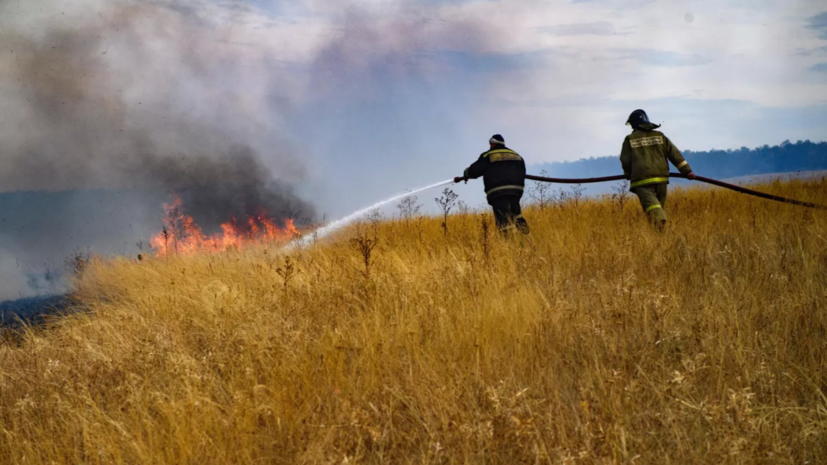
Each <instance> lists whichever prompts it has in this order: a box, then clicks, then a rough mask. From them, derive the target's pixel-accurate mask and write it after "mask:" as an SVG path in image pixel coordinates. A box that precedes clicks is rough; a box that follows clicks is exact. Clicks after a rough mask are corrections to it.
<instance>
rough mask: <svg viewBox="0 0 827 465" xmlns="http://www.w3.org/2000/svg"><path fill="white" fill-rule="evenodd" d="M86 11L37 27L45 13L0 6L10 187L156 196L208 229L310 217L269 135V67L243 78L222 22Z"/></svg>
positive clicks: (135, 8)
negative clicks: (245, 220) (248, 219)
mask: <svg viewBox="0 0 827 465" xmlns="http://www.w3.org/2000/svg"><path fill="white" fill-rule="evenodd" d="M52 6H54V7H57V4H55V5H52ZM87 6H89V5H87ZM91 6H93V8H86V9H85V10H84V12H78V11H74V16H76V17H77V18H79V21H77V22H76V21H66V20H65V19H64V18H63V15H61V16H60V17H58V18H54V17H51V18H48V19H43V20H42V21H40V22H38V26H39V27H38V28H36V29H33V28H31V27H28V28H27V27H26V26H27V25H28V26H30V24H27V23H28V22H27V21H26V20H27V19H28V18H29V16H28V14H26V13H24V12H25V11H29V10H33V9H39V8H48V7H44V6H43V5H41V4H38V5H36V6H35V5H31V6H29V2H26V3H23V2H14V1H11V0H7V1H6V2H5V3H4V4H0V15H3V16H4V20H3V21H2V23H0V25H2V29H1V30H2V38H3V42H4V44H7V45H6V47H4V48H5V50H2V52H0V53H2V55H4V56H3V59H2V60H0V105H2V107H3V108H4V109H6V110H4V113H5V114H6V116H5V117H4V118H3V120H2V121H0V154H2V155H0V156H2V160H3V167H4V168H3V170H0V186H2V188H3V189H4V190H7V191H8V190H77V189H90V188H106V189H142V190H158V189H160V190H163V191H165V192H172V193H176V194H178V195H181V196H182V197H183V200H184V201H185V208H187V209H188V211H191V213H192V214H194V216H195V217H196V220H201V221H203V222H205V224H204V225H203V226H205V228H206V229H210V228H211V227H214V226H217V225H218V224H219V223H220V222H222V221H226V220H227V219H228V218H230V217H232V216H236V217H244V216H247V215H252V214H257V213H260V209H263V210H264V211H265V212H267V213H268V214H270V215H273V216H276V217H277V218H284V217H285V215H286V214H287V213H288V211H287V210H289V211H291V212H295V211H297V210H299V209H300V210H301V214H302V217H303V218H307V219H309V218H310V217H312V215H313V210H312V207H311V206H310V205H309V204H308V203H307V202H305V201H303V200H302V199H300V198H299V197H298V196H296V195H295V194H294V193H293V191H292V189H291V187H290V185H291V184H293V183H295V182H297V181H300V179H301V177H302V176H303V175H304V168H303V166H302V162H301V158H300V157H299V156H298V153H297V152H296V151H295V150H293V149H292V148H291V147H290V144H289V143H288V142H286V141H285V140H284V138H282V137H281V135H280V134H279V128H278V127H274V125H275V121H274V119H275V118H274V117H273V108H272V105H271V102H269V101H268V98H269V90H268V89H269V87H271V86H273V85H274V83H273V82H270V81H269V80H270V79H272V78H273V77H274V76H273V75H272V73H262V74H261V75H259V76H256V77H254V78H252V79H251V78H250V77H249V76H245V75H244V74H243V72H242V70H243V71H250V66H249V65H250V64H249V63H247V62H245V60H247V59H248V58H247V57H245V56H244V55H243V54H237V53H235V54H234V53H231V52H230V51H229V50H228V49H227V47H226V45H223V43H222V40H224V38H223V37H222V30H221V28H220V27H219V26H215V27H211V28H208V27H204V26H203V25H199V24H198V22H197V21H194V20H193V19H192V18H187V17H185V16H182V15H180V14H172V13H171V12H170V11H169V10H168V9H166V8H162V7H159V6H156V5H134V4H126V3H117V2H116V3H114V6H109V5H107V4H104V3H99V4H97V5H95V4H92V5H91ZM60 8H63V7H60ZM56 9H57V10H58V11H59V9H58V8H56ZM68 9H70V10H72V8H71V6H70V7H69V8H68ZM21 10H23V11H21ZM15 18H18V19H19V22H20V24H15ZM215 34H217V36H216V35H215ZM223 34H226V31H225V32H223ZM228 82H230V83H231V84H230V85H228Z"/></svg>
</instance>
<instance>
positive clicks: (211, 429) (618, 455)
mask: <svg viewBox="0 0 827 465" xmlns="http://www.w3.org/2000/svg"><path fill="white" fill-rule="evenodd" d="M759 188H760V189H762V190H764V191H767V192H772V193H776V194H780V195H787V196H791V197H795V198H799V199H802V200H810V201H815V202H820V203H827V181H824V180H821V181H792V182H787V183H775V184H765V185H762V186H759ZM667 213H668V215H669V216H670V220H671V223H670V225H669V227H668V230H667V231H666V232H665V233H664V234H657V233H655V232H654V231H651V230H650V229H649V228H648V226H647V224H646V221H645V219H644V216H643V214H642V212H641V211H640V207H639V204H638V203H637V200H636V198H634V197H630V198H629V199H627V201H626V202H625V205H621V204H620V202H619V201H618V200H617V199H614V200H612V199H609V198H606V199H602V200H598V199H592V200H583V199H580V200H579V201H578V202H575V201H574V200H571V199H570V200H568V201H567V202H563V203H558V204H553V205H549V206H548V207H546V208H544V209H542V210H541V209H540V208H538V207H533V208H529V209H527V212H526V217H527V218H528V221H529V223H530V226H531V228H532V234H531V236H530V237H529V238H523V239H520V238H514V239H511V240H507V239H502V238H500V237H499V236H498V235H497V234H496V233H495V231H494V228H493V225H491V224H490V223H491V218H490V216H489V215H488V213H487V212H486V213H485V215H480V214H479V213H477V214H474V213H468V214H461V215H453V216H450V217H449V218H448V225H447V226H448V230H447V234H445V233H443V230H442V228H441V218H439V219H436V218H425V219H422V220H417V219H413V220H409V221H405V220H395V221H383V222H377V223H373V224H371V223H370V222H367V223H364V224H361V225H358V226H355V227H353V228H351V229H349V230H347V231H344V232H342V233H341V234H340V235H338V236H337V237H334V238H331V239H330V240H325V241H320V242H319V243H318V244H315V245H312V246H308V247H306V248H304V249H302V250H293V251H291V252H289V253H285V251H284V250H283V249H282V248H280V247H279V246H278V245H271V246H267V247H256V248H251V249H246V250H241V251H228V252H223V253H204V254H196V255H192V256H174V255H173V256H169V257H155V258H150V259H148V260H144V261H142V262H136V261H135V260H127V259H111V260H105V261H104V260H95V261H93V262H92V263H90V265H89V266H88V268H87V269H86V270H85V272H84V273H83V274H82V276H80V278H79V281H78V283H77V290H76V292H75V294H74V299H76V301H77V305H78V306H79V307H81V308H82V309H85V311H83V312H80V313H76V314H73V315H71V316H67V317H61V318H55V319H54V320H52V321H51V322H49V323H48V324H46V325H44V326H41V327H37V328H29V329H27V330H25V331H24V332H22V333H8V334H6V337H5V342H3V343H2V345H0V430H1V431H0V433H2V434H0V461H2V462H3V463H15V464H41V463H44V464H45V463H71V464H109V463H130V464H236V463H239V464H241V463H244V464H247V463H251V464H252V463H261V464H269V463H275V464H293V463H299V464H301V463H331V464H332V463H337V464H338V463H395V464H404V463H434V464H436V463H440V464H441V463H486V464H495V463H508V464H511V463H638V464H640V463H658V464H661V463H681V464H685V463H749V464H755V463H773V464H776V463H782V464H785V463H790V464H793V463H794V464H804V463H810V464H817V463H827V396H825V394H826V393H827V340H826V339H825V336H827V313H826V312H827V212H824V211H817V210H807V209H804V208H801V207H795V206H789V205H784V204H780V203H773V202H769V201H765V200H760V199H754V198H750V197H746V196H743V195H740V194H736V193H731V192H727V191H722V190H718V189H715V190H684V191H680V190H673V191H672V192H670V197H669V201H668V208H667ZM485 225H488V228H487V230H486V227H485ZM374 237H375V238H377V239H378V242H377V243H375V244H374V242H373V239H374Z"/></svg>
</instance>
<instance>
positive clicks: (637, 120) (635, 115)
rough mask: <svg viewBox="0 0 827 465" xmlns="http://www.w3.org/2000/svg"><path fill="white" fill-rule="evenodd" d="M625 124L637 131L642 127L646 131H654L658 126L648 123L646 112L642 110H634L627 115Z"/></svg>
mask: <svg viewBox="0 0 827 465" xmlns="http://www.w3.org/2000/svg"><path fill="white" fill-rule="evenodd" d="M626 124H628V125H631V126H632V127H633V128H635V129H637V128H639V127H641V126H643V127H644V128H646V129H654V128H659V127H660V125H659V124H652V123H651V122H650V121H649V117H648V116H647V115H646V112H645V111H643V110H635V111H633V112H632V114H631V115H629V119H627V120H626Z"/></svg>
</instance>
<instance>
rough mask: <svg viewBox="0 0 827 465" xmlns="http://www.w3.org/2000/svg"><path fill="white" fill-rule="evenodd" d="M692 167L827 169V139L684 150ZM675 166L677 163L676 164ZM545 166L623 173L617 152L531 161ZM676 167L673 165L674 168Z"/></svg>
mask: <svg viewBox="0 0 827 465" xmlns="http://www.w3.org/2000/svg"><path fill="white" fill-rule="evenodd" d="M682 153H683V155H684V157H686V159H687V160H688V161H689V163H690V164H691V165H692V169H693V170H694V171H695V172H696V173H698V174H701V175H703V176H707V177H712V178H718V179H724V178H735V177H741V176H753V175H760V174H770V173H791V172H796V171H816V170H823V169H827V142H810V141H809V140H806V141H798V142H795V143H792V142H790V141H784V142H782V143H781V144H779V145H776V146H773V147H770V146H768V145H764V146H762V147H758V148H754V149H749V148H747V147H741V148H740V149H738V150H731V149H728V150H714V149H713V150H709V151H706V152H694V151H691V150H685V151H683V152H682ZM673 168H674V167H673ZM541 170H545V171H547V172H548V173H549V176H554V177H561V178H580V177H595V176H610V175H614V174H621V173H622V171H621V168H620V160H619V159H618V155H615V156H607V157H598V158H594V157H593V158H585V159H581V160H577V161H572V162H557V163H543V164H536V165H532V166H531V167H530V168H529V172H530V173H532V174H535V173H539V172H540V171H541ZM673 171H674V169H673Z"/></svg>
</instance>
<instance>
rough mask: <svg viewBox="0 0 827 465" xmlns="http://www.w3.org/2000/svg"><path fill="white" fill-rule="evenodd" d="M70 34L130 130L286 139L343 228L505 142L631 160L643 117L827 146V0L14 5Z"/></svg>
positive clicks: (44, 36) (295, 170)
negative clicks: (170, 128)
mask: <svg viewBox="0 0 827 465" xmlns="http://www.w3.org/2000/svg"><path fill="white" fill-rule="evenodd" d="M54 30H60V31H64V32H65V31H70V33H71V32H72V31H76V32H77V33H78V34H82V32H81V31H90V30H92V31H95V35H96V37H97V39H98V41H97V42H95V43H94V44H93V47H94V49H95V52H94V53H95V56H96V67H95V69H94V72H95V77H96V79H102V78H101V76H103V79H104V81H105V83H106V85H105V86H102V85H99V84H96V86H97V87H105V88H106V91H105V92H104V93H103V94H102V95H104V96H105V97H103V98H101V99H99V100H97V101H96V102H97V103H95V105H98V106H100V107H103V106H106V105H108V104H110V103H111V102H112V101H113V99H114V100H116V101H117V105H118V108H126V110H124V111H125V112H126V114H127V116H126V117H124V119H123V121H124V123H123V124H124V125H128V124H132V123H131V122H133V121H136V120H146V119H147V118H150V119H151V118H155V119H161V118H167V117H170V115H174V117H175V118H179V119H181V118H184V119H191V120H193V121H199V122H200V124H202V125H204V126H206V127H213V126H214V127H215V128H216V132H214V133H215V134H221V137H222V138H230V137H232V138H241V139H244V140H247V141H249V142H250V143H251V144H252V145H253V146H264V145H268V144H269V146H272V145H274V144H275V145H276V146H278V148H279V150H281V152H284V153H289V156H282V155H278V154H274V155H267V154H266V153H265V155H264V159H265V162H266V163H268V164H269V166H271V167H272V168H273V169H274V171H275V173H276V174H275V175H276V176H280V177H282V178H285V179H288V180H292V181H295V183H296V184H298V185H299V186H300V187H299V188H300V190H301V193H302V195H304V196H305V197H307V198H309V199H310V200H312V201H314V202H316V204H317V205H318V206H319V212H320V213H327V214H328V215H332V216H341V215H342V214H345V213H347V212H348V211H351V210H353V209H354V208H356V207H360V206H364V205H366V204H369V203H371V202H373V201H376V200H379V199H381V198H383V197H384V196H387V195H389V194H392V193H394V192H398V191H400V190H404V189H407V188H413V187H416V186H418V185H423V184H430V183H432V182H434V181H439V180H441V179H445V178H448V177H452V176H454V175H459V174H461V173H462V170H463V169H464V168H465V167H466V166H467V165H468V164H469V163H470V162H472V161H473V160H474V159H475V158H476V157H477V156H478V154H479V153H480V152H481V151H483V150H484V149H485V148H486V144H487V140H488V138H489V137H490V136H491V135H492V134H494V133H501V134H503V135H504V136H505V139H506V141H507V142H508V144H509V145H510V146H511V147H512V148H514V149H515V150H517V151H519V152H520V153H522V154H523V155H524V157H525V158H526V160H527V161H528V162H529V163H539V162H548V161H559V160H574V159H578V158H581V157H592V156H606V155H616V154H617V153H618V152H619V150H620V145H621V142H622V139H623V137H624V135H625V134H627V133H628V127H626V126H624V124H623V123H624V122H625V119H626V117H627V116H628V114H629V113H630V112H631V111H632V110H634V109H636V108H644V109H645V110H647V111H648V113H649V115H650V117H651V119H652V120H653V121H655V122H658V123H663V130H664V131H665V132H666V134H667V135H668V136H670V138H672V140H673V141H674V142H675V143H676V144H677V145H678V147H679V148H681V149H691V150H708V149H711V148H718V149H721V148H739V147H741V146H747V147H755V146H759V145H763V144H771V145H772V144H778V143H780V142H782V141H783V140H785V139H791V140H793V141H795V140H797V139H811V140H825V139H827V5H825V4H824V2H823V1H821V0H812V1H809V0H799V1H794V0H790V1H777V0H753V1H749V2H744V1H741V0H739V1H728V0H715V1H712V0H699V1H646V0H623V1H619V0H618V1H611V0H593V1H588V0H573V1H564V0H551V1H529V0H508V1H462V0H453V1H451V0H445V1H439V0H384V1H382V0H379V1H370V0H369V1H359V2H347V1H341V0H292V1H289V2H288V1H272V2H271V1H264V0H246V1H244V0H214V1H207V0H200V1H199V0H194V1H169V0H105V1H104V0H60V1H58V0H40V1H37V2H34V1H30V0H0V33H2V36H1V37H0V44H4V43H5V44H9V43H13V41H12V42H9V41H7V40H5V39H4V38H7V37H9V36H10V35H11V36H12V37H14V36H20V35H25V36H35V37H37V38H39V40H43V41H45V42H44V43H47V44H48V43H49V40H54V39H53V38H52V39H50V38H49V33H50V31H54ZM127 31H128V32H127ZM136 41H140V43H141V48H140V49H139V50H140V53H136V52H135V47H136V45H135V44H134V43H133V42H136ZM0 47H2V45H0ZM8 48H11V47H8ZM2 52H3V53H2V54H0V98H2V95H3V93H4V92H5V93H6V101H8V100H9V99H10V98H11V97H10V96H12V95H17V94H15V85H19V82H18V84H15V82H17V81H14V79H12V78H11V77H14V78H15V79H17V80H18V81H19V76H15V75H14V73H8V72H7V73H6V74H7V76H6V77H7V79H5V81H4V80H3V72H4V70H6V71H7V70H8V69H9V68H10V67H12V66H14V63H15V60H16V59H17V58H15V55H14V54H13V53H9V50H3V51H2ZM9 76H11V77H9ZM101 92H103V91H101ZM107 102H109V103H107ZM7 106H9V105H7ZM10 106H11V109H12V110H15V111H12V112H11V113H10V112H9V111H8V108H4V110H3V112H2V116H0V124H2V125H5V127H6V130H7V131H8V130H9V129H8V128H14V130H15V131H19V130H20V127H21V126H25V119H24V117H23V116H20V115H25V113H26V112H25V102H16V103H14V104H10ZM18 106H19V107H20V108H17V107H18ZM93 108H97V107H95V106H94V105H93ZM87 110H88V109H87ZM107 111H111V109H110V110H107ZM101 114H106V112H105V111H102V113H101ZM44 130H45V131H48V130H49V128H48V126H47V127H46V128H45V129H43V128H41V129H40V131H44ZM153 131H154V132H157V133H158V135H157V136H153V137H155V138H156V139H158V140H163V141H169V140H171V139H172V138H174V136H173V135H170V134H161V133H162V132H163V128H161V129H153V130H152V131H149V132H153ZM41 133H42V132H41ZM227 134H228V135H227ZM0 135H2V132H0ZM159 143H160V142H159ZM265 152H266V151H265ZM107 153H109V152H105V153H104V155H103V157H104V158H105V156H106V154H107ZM0 157H3V154H1V153H0ZM106 177H107V176H106V175H101V176H100V179H101V180H100V181H99V182H98V183H99V184H106V182H105V181H104V180H105V178H106ZM9 182H11V183H12V184H14V182H15V181H14V180H10V181H9ZM7 184H8V183H7ZM18 184H19V183H18ZM93 184H94V182H93ZM13 187H14V188H26V187H27V186H25V185H22V186H21V185H14V186H13ZM6 188H8V187H6ZM460 189H461V190H462V191H465V192H471V190H472V189H473V190H475V191H476V190H481V186H479V185H473V186H472V185H471V184H469V186H467V187H462V188H460Z"/></svg>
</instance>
